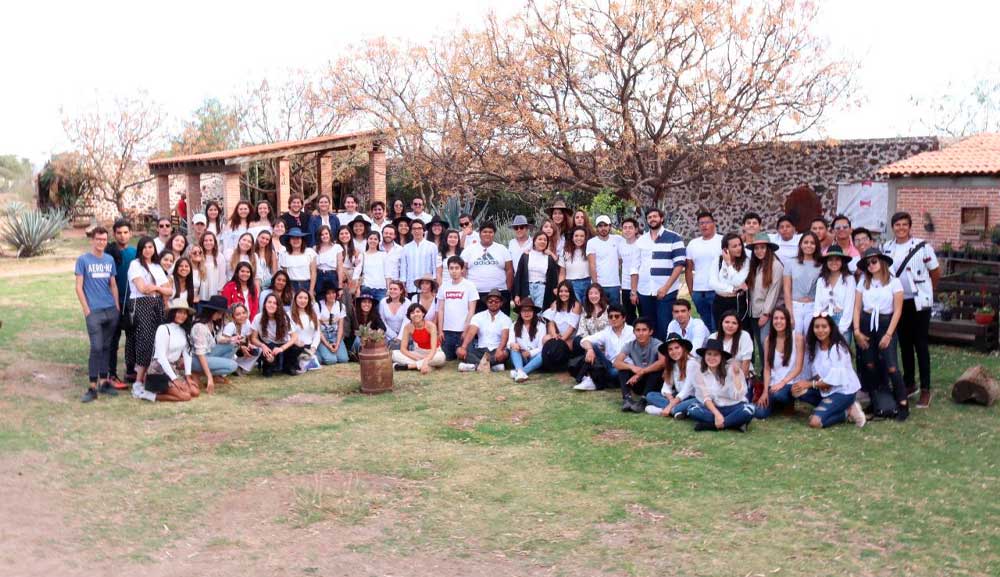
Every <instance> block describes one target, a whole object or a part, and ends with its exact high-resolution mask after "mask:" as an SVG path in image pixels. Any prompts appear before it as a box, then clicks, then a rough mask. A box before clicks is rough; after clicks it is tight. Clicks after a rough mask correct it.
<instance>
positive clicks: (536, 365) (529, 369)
mask: <svg viewBox="0 0 1000 577" xmlns="http://www.w3.org/2000/svg"><path fill="white" fill-rule="evenodd" d="M510 361H511V362H512V363H514V368H515V369H517V370H519V371H524V372H525V374H528V375H530V374H531V373H533V372H534V371H537V370H538V369H540V368H541V367H542V353H538V354H537V355H535V356H533V357H531V358H530V359H528V362H527V363H525V362H524V356H523V355H522V354H521V353H519V352H517V351H511V352H510Z"/></svg>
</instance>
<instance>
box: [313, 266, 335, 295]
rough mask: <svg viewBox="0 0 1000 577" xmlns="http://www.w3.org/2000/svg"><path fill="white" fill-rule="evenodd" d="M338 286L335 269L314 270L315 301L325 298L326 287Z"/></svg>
mask: <svg viewBox="0 0 1000 577" xmlns="http://www.w3.org/2000/svg"><path fill="white" fill-rule="evenodd" d="M339 286H340V279H339V278H337V271H335V270H318V271H316V295H315V297H316V302H320V301H322V300H323V299H324V298H326V291H327V289H331V288H334V289H335V288H338V287H339Z"/></svg>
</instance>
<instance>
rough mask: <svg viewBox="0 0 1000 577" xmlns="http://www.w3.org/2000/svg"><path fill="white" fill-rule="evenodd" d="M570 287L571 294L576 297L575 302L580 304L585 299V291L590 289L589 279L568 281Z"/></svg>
mask: <svg viewBox="0 0 1000 577" xmlns="http://www.w3.org/2000/svg"><path fill="white" fill-rule="evenodd" d="M569 284H570V286H572V287H573V294H575V295H576V300H578V301H580V302H581V303H582V302H583V301H584V300H586V298H587V289H589V288H590V284H591V282H590V277H587V278H575V279H573V280H571V281H569Z"/></svg>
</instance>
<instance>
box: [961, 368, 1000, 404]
mask: <svg viewBox="0 0 1000 577" xmlns="http://www.w3.org/2000/svg"><path fill="white" fill-rule="evenodd" d="M951 398H952V400H953V401H955V402H956V403H968V402H974V403H977V404H980V405H985V406H987V407H989V406H991V405H993V403H995V402H996V401H997V399H998V398H1000V383H998V382H997V381H996V380H995V379H992V378H990V375H989V373H987V372H986V368H985V367H983V365H976V366H974V367H969V368H968V369H966V371H965V372H964V373H962V376H961V377H959V378H958V380H957V381H955V384H954V385H952V386H951Z"/></svg>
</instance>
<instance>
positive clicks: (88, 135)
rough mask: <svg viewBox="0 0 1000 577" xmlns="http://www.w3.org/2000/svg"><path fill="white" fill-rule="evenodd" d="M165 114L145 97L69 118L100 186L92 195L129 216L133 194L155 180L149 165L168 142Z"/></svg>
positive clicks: (73, 138)
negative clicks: (164, 130)
mask: <svg viewBox="0 0 1000 577" xmlns="http://www.w3.org/2000/svg"><path fill="white" fill-rule="evenodd" d="M163 121H164V116H163V112H162V111H161V109H160V108H159V106H158V105H157V104H155V103H154V102H152V101H151V100H150V99H149V98H148V97H146V96H145V95H140V96H138V97H136V98H125V99H116V100H115V101H114V102H113V104H112V105H111V107H110V108H109V109H106V110H101V109H100V107H99V106H95V107H94V109H93V110H91V111H89V112H86V113H83V114H81V115H79V116H76V117H68V116H65V115H64V117H63V129H64V130H65V131H66V136H67V137H68V138H69V140H70V142H71V143H72V144H73V146H74V147H75V149H76V151H77V152H78V153H79V155H80V160H81V165H80V166H81V168H82V170H84V171H85V172H86V174H87V175H89V177H90V179H91V181H92V182H93V183H94V186H93V187H91V188H90V189H89V192H88V194H89V195H90V196H92V197H93V198H95V199H96V200H103V201H107V202H110V203H112V204H114V205H115V208H116V209H117V211H118V213H119V214H125V212H126V201H127V199H128V196H129V195H130V194H131V193H133V192H134V191H135V190H137V189H139V188H140V187H142V185H143V184H144V183H146V182H148V181H150V180H152V178H153V177H152V176H151V175H150V174H149V171H148V170H147V168H146V161H147V160H148V159H149V157H150V156H151V155H152V154H153V152H154V151H156V150H158V148H159V145H160V144H161V142H162V138H161V137H162V135H161V134H160V129H161V128H162V126H163Z"/></svg>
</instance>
